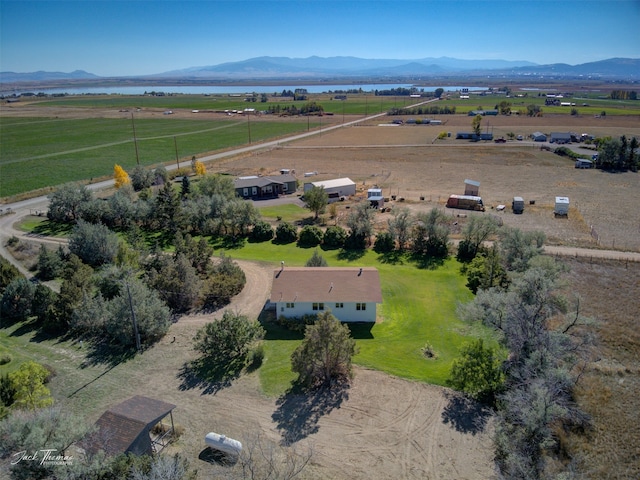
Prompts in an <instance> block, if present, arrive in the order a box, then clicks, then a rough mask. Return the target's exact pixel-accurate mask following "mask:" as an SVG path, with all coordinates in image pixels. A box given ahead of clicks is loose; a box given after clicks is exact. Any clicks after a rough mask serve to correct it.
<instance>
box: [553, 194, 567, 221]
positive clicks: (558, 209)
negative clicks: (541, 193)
mask: <svg viewBox="0 0 640 480" xmlns="http://www.w3.org/2000/svg"><path fill="white" fill-rule="evenodd" d="M553 214H554V215H555V216H556V217H567V216H568V215H569V197H556V204H555V207H554V209H553Z"/></svg>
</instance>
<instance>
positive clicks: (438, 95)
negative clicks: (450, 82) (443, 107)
mask: <svg viewBox="0 0 640 480" xmlns="http://www.w3.org/2000/svg"><path fill="white" fill-rule="evenodd" d="M443 93H444V88H436V89H435V91H434V92H433V94H434V96H435V97H436V98H441V97H442V94H443Z"/></svg>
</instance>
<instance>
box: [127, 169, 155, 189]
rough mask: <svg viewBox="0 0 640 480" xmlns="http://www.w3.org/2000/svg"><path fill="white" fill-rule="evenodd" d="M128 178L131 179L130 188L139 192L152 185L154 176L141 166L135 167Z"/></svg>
mask: <svg viewBox="0 0 640 480" xmlns="http://www.w3.org/2000/svg"><path fill="white" fill-rule="evenodd" d="M129 178H131V186H132V187H133V189H134V190H135V191H136V192H139V191H140V190H144V189H145V188H149V187H150V186H151V185H153V180H154V174H153V172H152V171H151V170H147V169H146V168H145V167H143V166H142V165H136V166H135V167H133V169H132V170H131V172H130V173H129Z"/></svg>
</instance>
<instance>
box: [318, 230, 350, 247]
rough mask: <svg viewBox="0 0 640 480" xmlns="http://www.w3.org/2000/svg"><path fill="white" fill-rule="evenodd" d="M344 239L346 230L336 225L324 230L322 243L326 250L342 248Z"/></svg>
mask: <svg viewBox="0 0 640 480" xmlns="http://www.w3.org/2000/svg"><path fill="white" fill-rule="evenodd" d="M346 239H347V232H346V230H345V229H344V228H342V227H340V226H338V225H332V226H330V227H327V229H326V230H325V232H324V237H323V239H322V243H323V245H324V246H325V247H327V248H342V247H343V246H344V242H345V240H346Z"/></svg>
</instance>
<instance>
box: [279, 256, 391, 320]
mask: <svg viewBox="0 0 640 480" xmlns="http://www.w3.org/2000/svg"><path fill="white" fill-rule="evenodd" d="M270 301H271V304H275V307H276V315H277V316H278V317H281V316H285V317H289V318H296V317H302V316H303V315H307V314H319V313H322V312H324V311H327V310H330V311H331V313H332V314H333V315H334V316H335V317H336V318H337V319H338V320H340V321H341V322H375V321H376V308H377V304H379V303H382V290H381V288H380V275H379V274H378V270H377V269H375V268H373V267H364V268H359V267H286V268H285V267H284V265H283V266H282V268H280V269H279V270H275V271H274V274H273V284H272V287H271V298H270Z"/></svg>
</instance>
